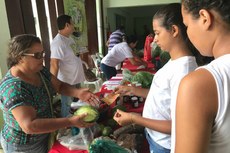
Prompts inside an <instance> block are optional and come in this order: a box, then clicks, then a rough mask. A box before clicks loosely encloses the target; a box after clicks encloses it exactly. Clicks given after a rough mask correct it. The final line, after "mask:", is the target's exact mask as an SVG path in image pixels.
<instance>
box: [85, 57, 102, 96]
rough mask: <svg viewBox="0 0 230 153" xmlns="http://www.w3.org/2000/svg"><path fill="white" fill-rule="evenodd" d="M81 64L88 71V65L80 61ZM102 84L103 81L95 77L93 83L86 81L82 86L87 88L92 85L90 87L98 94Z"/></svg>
mask: <svg viewBox="0 0 230 153" xmlns="http://www.w3.org/2000/svg"><path fill="white" fill-rule="evenodd" d="M82 64H83V65H84V66H85V68H86V69H89V66H88V64H87V63H86V62H85V61H82ZM102 83H103V81H102V79H101V78H99V77H97V78H96V80H95V81H87V80H85V81H84V85H86V86H87V87H88V86H89V85H90V84H92V85H94V86H95V90H94V92H99V91H100V89H101V86H102Z"/></svg>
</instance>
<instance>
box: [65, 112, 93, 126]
mask: <svg viewBox="0 0 230 153" xmlns="http://www.w3.org/2000/svg"><path fill="white" fill-rule="evenodd" d="M86 116H87V113H86V114H81V115H74V116H72V117H70V118H69V121H70V123H71V125H73V126H75V127H78V128H85V127H91V126H92V125H94V124H95V123H87V122H84V120H83V119H84V117H86Z"/></svg>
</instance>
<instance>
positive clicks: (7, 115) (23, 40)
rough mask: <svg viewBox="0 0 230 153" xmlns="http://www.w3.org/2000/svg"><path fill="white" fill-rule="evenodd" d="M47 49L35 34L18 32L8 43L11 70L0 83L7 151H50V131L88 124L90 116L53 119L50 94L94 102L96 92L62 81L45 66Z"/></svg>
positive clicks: (4, 145)
mask: <svg viewBox="0 0 230 153" xmlns="http://www.w3.org/2000/svg"><path fill="white" fill-rule="evenodd" d="M44 55H45V53H44V51H43V47H42V44H41V41H40V39H39V38H38V37H36V36H34V35H27V34H25V35H19V36H16V37H14V38H12V40H11V42H10V43H9V56H8V61H7V62H8V66H9V68H10V69H9V71H8V72H7V74H6V75H5V77H4V78H3V79H2V81H1V83H0V93H1V94H0V102H1V103H0V107H1V109H2V111H3V117H4V126H3V129H2V131H1V145H2V147H3V150H4V152H5V153H12V152H20V153H28V152H33V153H45V152H48V137H49V135H50V133H51V132H53V131H55V130H57V129H60V128H65V127H71V126H76V127H89V126H91V125H92V123H91V124H89V123H85V122H84V121H83V120H82V119H83V118H84V117H85V116H86V115H87V114H84V115H82V116H73V117H69V118H52V113H53V112H52V105H51V97H52V96H53V94H54V91H55V92H58V93H61V94H65V95H69V96H73V97H78V98H80V99H81V100H83V101H87V102H89V103H91V104H92V105H94V104H96V103H95V98H96V97H95V95H93V94H92V93H91V92H89V91H88V89H76V88H73V87H72V86H70V85H69V84H66V83H63V82H61V81H59V80H58V79H57V78H56V77H54V76H53V75H52V74H51V73H50V72H49V71H48V69H46V68H45V67H44V66H43V59H44Z"/></svg>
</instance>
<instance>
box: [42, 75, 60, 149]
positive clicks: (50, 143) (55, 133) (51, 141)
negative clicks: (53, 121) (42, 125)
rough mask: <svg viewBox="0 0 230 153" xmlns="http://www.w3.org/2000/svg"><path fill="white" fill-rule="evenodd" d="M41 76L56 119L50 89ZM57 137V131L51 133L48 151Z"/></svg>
mask: <svg viewBox="0 0 230 153" xmlns="http://www.w3.org/2000/svg"><path fill="white" fill-rule="evenodd" d="M39 74H40V76H41V79H42V82H43V84H44V85H45V88H46V92H47V94H48V97H49V102H50V110H51V114H52V117H54V114H53V103H52V98H51V96H50V92H49V89H48V87H47V84H46V82H45V80H44V78H43V76H42V74H41V73H40V72H39ZM56 136H57V131H54V132H52V133H50V135H49V141H48V149H49V150H50V149H51V148H52V146H53V144H54V142H55V140H56Z"/></svg>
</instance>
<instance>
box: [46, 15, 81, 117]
mask: <svg viewBox="0 0 230 153" xmlns="http://www.w3.org/2000/svg"><path fill="white" fill-rule="evenodd" d="M57 25H58V30H59V32H58V34H57V35H56V36H55V38H54V39H53V41H52V43H51V45H50V49H51V55H50V58H51V59H50V72H51V73H52V74H53V75H54V76H56V77H57V78H58V79H59V80H61V81H63V82H66V83H68V84H70V85H72V86H76V87H77V88H79V87H80V84H81V82H83V81H85V75H84V70H83V66H82V61H81V59H80V57H78V56H75V52H74V51H75V50H74V48H76V43H75V42H74V40H73V39H72V38H71V35H72V33H73V32H74V31H75V30H74V23H73V21H72V18H71V17H70V16H69V15H60V16H59V17H58V18H57ZM71 102H73V97H69V96H65V95H61V116H62V117H66V116H68V115H69V114H70V113H69V111H70V104H71Z"/></svg>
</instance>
